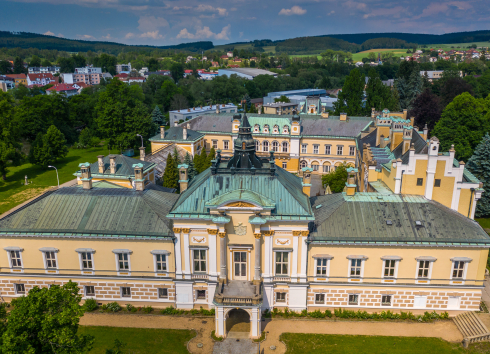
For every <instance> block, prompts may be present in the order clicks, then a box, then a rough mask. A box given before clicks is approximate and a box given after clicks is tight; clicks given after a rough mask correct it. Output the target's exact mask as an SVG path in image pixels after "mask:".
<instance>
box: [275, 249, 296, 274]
mask: <svg viewBox="0 0 490 354" xmlns="http://www.w3.org/2000/svg"><path fill="white" fill-rule="evenodd" d="M277 253H286V254H288V260H287V270H288V271H287V274H277V272H276V269H277V267H276V266H277V261H276V256H277ZM289 253H292V252H291V251H289V250H284V251H281V250H277V251H274V261H273V263H274V276H276V277H285V278H286V277H290V276H291V270H290V269H289V268H290V266H291V263H290V260H291V257H290V254H289ZM279 263H280V264H284V263H285V262H284V256H283V257H282V261H281V262H279ZM281 268H282V267H281Z"/></svg>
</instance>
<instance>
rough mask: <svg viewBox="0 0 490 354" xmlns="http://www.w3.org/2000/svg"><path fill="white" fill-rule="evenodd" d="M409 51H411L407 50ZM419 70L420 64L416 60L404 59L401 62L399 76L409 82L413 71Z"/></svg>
mask: <svg viewBox="0 0 490 354" xmlns="http://www.w3.org/2000/svg"><path fill="white" fill-rule="evenodd" d="M407 53H409V52H408V51H407ZM414 71H416V72H417V73H418V72H419V64H418V63H417V62H416V61H415V60H404V61H402V62H401V63H400V67H399V68H398V73H397V77H398V78H400V79H405V81H407V82H408V80H410V76H411V75H412V72H414Z"/></svg>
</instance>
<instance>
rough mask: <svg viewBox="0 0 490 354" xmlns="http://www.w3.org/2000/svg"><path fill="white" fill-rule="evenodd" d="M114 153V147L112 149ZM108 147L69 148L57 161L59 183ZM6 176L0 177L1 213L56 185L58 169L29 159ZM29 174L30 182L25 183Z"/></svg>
mask: <svg viewBox="0 0 490 354" xmlns="http://www.w3.org/2000/svg"><path fill="white" fill-rule="evenodd" d="M112 152H113V153H114V151H112ZM107 154H109V151H108V150H107V149H106V148H103V147H100V148H89V149H70V150H69V152H68V155H67V156H66V157H65V158H64V159H62V160H60V161H58V162H57V163H55V164H54V166H56V168H58V174H59V178H60V184H63V183H65V182H68V181H70V180H72V179H74V178H76V177H75V176H73V174H74V173H75V172H76V171H78V164H79V163H81V162H91V163H92V162H95V161H97V155H107ZM8 170H9V171H8V174H7V180H6V181H3V180H1V179H0V214H3V213H5V212H6V211H8V210H10V209H11V208H13V207H15V206H16V205H19V204H21V203H23V202H25V201H26V200H29V199H31V198H33V197H35V196H36V195H38V194H40V193H41V192H43V191H44V190H46V189H48V188H50V187H53V186H56V185H57V182H56V171H55V170H54V169H52V168H50V169H43V168H41V167H39V166H35V165H31V164H30V163H26V164H23V165H21V166H11V167H9V168H8ZM25 176H27V179H28V181H29V185H27V186H25V185H24V177H25ZM31 182H32V183H31Z"/></svg>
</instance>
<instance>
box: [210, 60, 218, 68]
mask: <svg viewBox="0 0 490 354" xmlns="http://www.w3.org/2000/svg"><path fill="white" fill-rule="evenodd" d="M211 66H212V67H213V68H219V63H218V62H217V61H212V62H211Z"/></svg>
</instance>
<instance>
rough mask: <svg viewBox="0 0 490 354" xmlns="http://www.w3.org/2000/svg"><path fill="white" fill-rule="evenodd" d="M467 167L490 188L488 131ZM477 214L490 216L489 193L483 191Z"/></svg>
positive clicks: (489, 143)
mask: <svg viewBox="0 0 490 354" xmlns="http://www.w3.org/2000/svg"><path fill="white" fill-rule="evenodd" d="M466 167H467V168H468V170H469V171H470V172H471V173H473V175H474V176H475V177H476V178H478V179H479V180H480V181H481V182H483V189H485V190H486V191H488V190H490V135H489V134H488V132H487V133H486V134H485V136H484V137H483V139H482V141H481V142H480V144H478V146H477V147H476V149H475V151H474V153H473V156H471V158H470V159H469V160H468V163H467V164H466ZM475 216H477V217H479V218H482V217H488V216H490V195H489V194H488V193H483V195H482V197H481V199H480V200H479V201H478V203H477V204H476V212H475Z"/></svg>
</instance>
